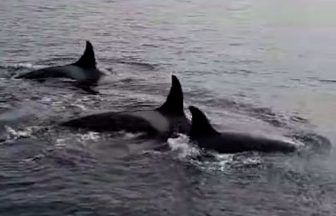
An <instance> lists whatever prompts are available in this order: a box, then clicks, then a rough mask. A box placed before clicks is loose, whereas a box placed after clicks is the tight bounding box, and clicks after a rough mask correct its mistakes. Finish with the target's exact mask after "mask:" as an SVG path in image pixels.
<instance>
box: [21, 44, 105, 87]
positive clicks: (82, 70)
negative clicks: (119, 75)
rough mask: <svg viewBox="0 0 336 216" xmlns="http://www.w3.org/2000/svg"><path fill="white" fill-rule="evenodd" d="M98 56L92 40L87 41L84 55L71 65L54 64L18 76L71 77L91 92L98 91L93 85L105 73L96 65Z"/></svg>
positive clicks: (27, 77)
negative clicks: (96, 56)
mask: <svg viewBox="0 0 336 216" xmlns="http://www.w3.org/2000/svg"><path fill="white" fill-rule="evenodd" d="M96 65H97V63H96V58H95V54H94V50H93V46H92V44H91V43H90V41H86V47H85V51H84V53H83V55H82V56H81V57H80V58H79V59H78V60H77V61H76V62H75V63H72V64H69V65H63V66H54V67H47V68H42V69H39V70H35V71H31V72H28V73H26V74H22V75H19V76H17V77H16V78H19V79H32V80H45V79H48V78H70V79H72V80H75V81H76V82H75V85H76V86H77V87H79V88H81V89H83V90H85V91H87V92H89V93H97V92H96V91H94V90H93V89H91V87H92V86H96V85H97V82H98V81H99V79H100V77H101V76H102V75H103V73H102V72H101V71H99V70H98V69H97V67H96Z"/></svg>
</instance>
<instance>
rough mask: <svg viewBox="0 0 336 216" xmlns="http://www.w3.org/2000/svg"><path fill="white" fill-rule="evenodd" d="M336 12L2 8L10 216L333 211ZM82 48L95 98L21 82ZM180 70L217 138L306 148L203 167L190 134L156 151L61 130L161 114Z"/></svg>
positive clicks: (3, 190)
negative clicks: (86, 119)
mask: <svg viewBox="0 0 336 216" xmlns="http://www.w3.org/2000/svg"><path fill="white" fill-rule="evenodd" d="M335 8H336V2H335V1H331V0H281V1H279V0H278V1H277V0H211V1H203V0H189V1H188V0H185V1H182V0H181V1H178V0H166V1H154V0H96V1H93V0H82V1H79V0H72V1H66V0H58V1H43V0H30V1H22V0H10V1H9V0H7V1H6V0H2V1H0V27H1V28H0V215H6V216H7V215H15V216H21V215H22V216H28V215H29V216H39V215H136V216H138V215H191V216H197V215H204V216H209V215H211V216H217V215H241V216H247V215H258V216H270V215H272V216H273V215H279V216H287V215H295V216H301V215H302V216H308V215H310V216H320V215H321V216H327V215H336V154H335V151H334V146H335V144H336V135H335V132H336V71H335V67H336V46H335V44H336V37H335V35H336V15H335ZM85 40H90V41H91V42H92V43H93V45H94V47H95V51H96V57H97V60H98V66H99V67H100V68H101V69H102V70H104V72H105V73H106V74H107V76H105V77H104V79H103V80H102V82H101V84H100V85H99V86H98V90H99V91H100V92H101V93H102V94H101V95H88V94H86V93H85V92H82V91H81V90H79V89H76V88H74V87H73V86H72V85H71V84H69V83H67V82H63V81H56V80H55V81H47V82H45V83H38V82H33V81H28V80H18V79H14V78H13V77H14V76H16V75H18V74H22V73H25V72H28V71H31V70H33V69H36V68H41V67H45V66H51V65H62V64H67V63H71V62H73V61H75V60H76V59H77V58H78V57H79V56H80V55H81V53H82V52H83V49H84V45H85ZM171 74H175V75H177V76H178V77H179V79H180V81H181V83H182V85H183V89H184V92H185V100H186V105H196V106H199V107H200V108H202V109H203V110H204V111H205V112H206V113H207V115H208V116H209V118H210V119H211V121H212V123H213V124H214V125H215V127H216V128H217V129H218V130H232V131H240V132H246V133H252V134H259V135H261V136H267V137H274V138H277V139H281V140H284V139H286V140H291V141H294V142H296V143H300V144H301V145H303V147H302V150H301V151H300V152H299V153H295V154H290V155H285V154H268V155H266V154H259V153H242V154H234V155H216V154H214V155H213V156H214V157H213V158H205V159H201V160H200V159H195V158H198V157H197V155H198V149H197V148H196V147H194V146H192V145H191V144H190V142H189V140H188V137H186V136H183V135H181V136H179V137H177V138H172V139H169V140H168V141H167V142H166V143H160V142H158V141H152V140H140V139H137V135H136V134H128V133H117V134H99V133H93V132H88V131H74V130H69V129H64V128H61V127H59V126H57V125H58V123H60V122H62V121H65V120H67V119H69V118H72V117H75V116H79V115H85V114H87V113H92V112H97V111H106V110H112V111H123V110H127V109H131V108H138V109H142V107H144V108H148V107H156V106H158V105H160V104H161V103H162V102H163V101H164V99H165V96H166V95H167V93H168V90H169V87H170V75H171ZM328 140H329V141H330V143H331V148H329V147H328ZM162 145H167V146H168V147H169V148H168V149H166V150H157V147H158V146H162Z"/></svg>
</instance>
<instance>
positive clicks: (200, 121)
mask: <svg viewBox="0 0 336 216" xmlns="http://www.w3.org/2000/svg"><path fill="white" fill-rule="evenodd" d="M189 110H190V112H191V115H192V120H191V130H190V137H191V138H196V137H203V136H208V135H218V134H219V133H218V132H217V131H216V130H215V129H214V128H213V127H212V125H211V124H210V122H209V120H208V118H207V117H206V116H205V114H204V113H203V112H202V111H201V110H200V109H198V108H197V107H194V106H190V107H189Z"/></svg>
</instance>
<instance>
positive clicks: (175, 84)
mask: <svg viewBox="0 0 336 216" xmlns="http://www.w3.org/2000/svg"><path fill="white" fill-rule="evenodd" d="M156 110H158V111H159V112H161V113H164V114H168V115H183V116H184V115H185V114H184V106H183V91H182V87H181V84H180V81H179V80H178V79H177V77H176V76H175V75H172V85H171V88H170V91H169V94H168V96H167V99H166V102H164V104H162V105H161V106H160V107H159V108H157V109H156Z"/></svg>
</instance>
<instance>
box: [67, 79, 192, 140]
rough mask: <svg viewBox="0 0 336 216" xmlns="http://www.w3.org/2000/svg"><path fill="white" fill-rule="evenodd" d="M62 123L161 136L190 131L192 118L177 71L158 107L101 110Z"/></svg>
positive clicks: (79, 126) (94, 129) (91, 128)
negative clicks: (129, 110)
mask: <svg viewBox="0 0 336 216" xmlns="http://www.w3.org/2000/svg"><path fill="white" fill-rule="evenodd" d="M61 125H63V126H68V127H73V128H83V129H88V130H92V131H98V132H106V131H127V132H134V133H137V132H141V133H144V134H145V135H147V136H150V137H159V138H167V137H169V136H171V135H172V134H174V133H185V134H187V133H188V132H189V129H190V121H189V120H188V119H187V118H186V115H185V113H184V105H183V91H182V87H181V84H180V82H179V80H178V79H177V77H176V76H174V75H173V76H172V86H171V88H170V92H169V94H168V96H167V99H166V101H165V102H164V103H163V104H162V105H161V106H160V107H158V108H156V109H154V110H139V111H132V112H127V111H126V112H106V113H99V114H94V115H89V116H85V117H82V118H77V119H73V120H70V121H67V122H64V123H62V124H61Z"/></svg>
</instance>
